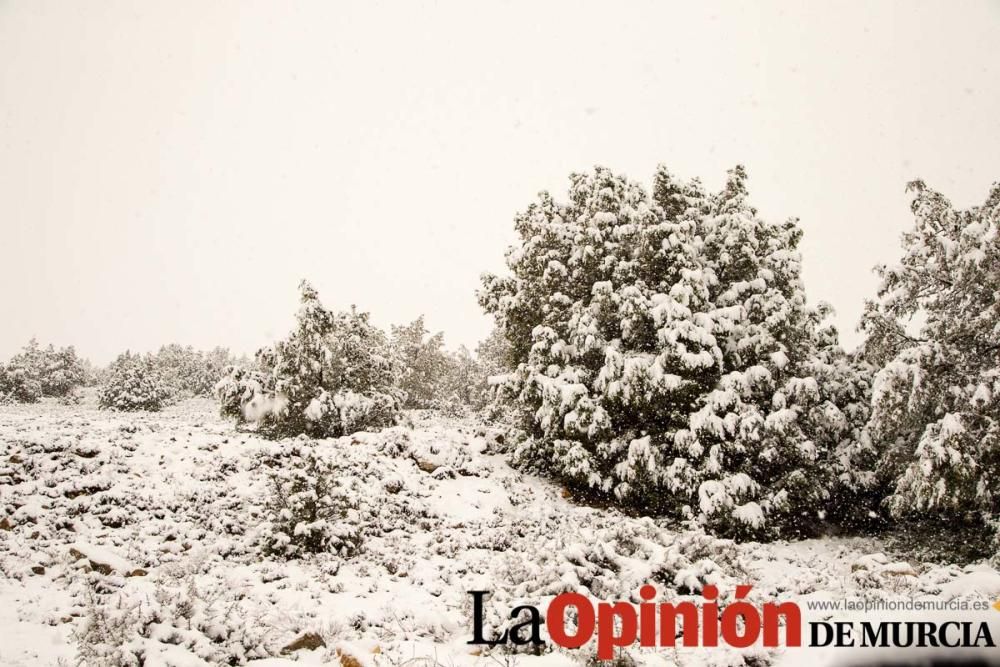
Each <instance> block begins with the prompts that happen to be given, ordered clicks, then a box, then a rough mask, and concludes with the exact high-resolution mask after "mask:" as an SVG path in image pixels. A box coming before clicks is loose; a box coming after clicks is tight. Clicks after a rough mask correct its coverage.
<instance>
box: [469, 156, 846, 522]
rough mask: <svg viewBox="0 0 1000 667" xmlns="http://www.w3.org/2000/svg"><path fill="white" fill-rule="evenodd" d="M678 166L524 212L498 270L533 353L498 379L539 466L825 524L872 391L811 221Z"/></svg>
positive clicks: (495, 288) (499, 312)
mask: <svg viewBox="0 0 1000 667" xmlns="http://www.w3.org/2000/svg"><path fill="white" fill-rule="evenodd" d="M745 181H746V176H745V173H744V171H743V169H742V168H741V167H737V168H736V169H734V170H732V171H731V172H730V174H729V179H728V182H727V184H726V186H725V188H724V189H723V190H722V191H721V192H718V193H707V192H705V191H704V189H703V188H702V186H701V184H700V183H699V182H698V181H696V180H695V181H691V182H687V183H683V182H680V181H678V180H677V179H676V178H675V177H673V176H672V175H671V174H670V173H669V172H668V171H667V170H666V169H665V168H663V167H661V168H660V169H659V170H658V171H657V174H656V178H655V182H654V187H653V191H652V193H649V192H648V191H647V190H646V189H645V188H644V187H643V186H641V185H639V184H637V183H634V182H631V181H628V180H627V179H625V178H624V177H621V176H616V175H614V174H612V173H611V172H610V171H608V170H607V169H603V168H598V169H596V170H595V171H593V172H592V173H587V174H575V175H573V176H572V177H571V188H570V198H569V201H568V202H566V203H560V202H557V201H555V200H554V199H553V198H552V197H551V196H550V195H549V194H548V193H542V194H541V195H540V198H539V201H537V202H536V203H534V204H532V205H531V206H530V207H529V208H528V209H527V211H525V212H524V213H522V214H520V215H518V216H517V218H516V220H515V228H516V230H517V232H518V234H519V235H520V241H519V243H518V244H517V245H515V246H514V247H513V248H511V249H510V250H509V251H508V255H507V263H508V267H509V268H510V270H511V273H512V275H510V276H507V277H498V276H493V275H487V276H484V279H483V288H482V290H481V291H480V294H479V298H480V302H481V304H482V305H483V307H484V308H485V309H486V311H487V312H489V313H491V314H492V315H494V317H495V318H496V321H497V325H498V327H499V328H500V330H501V331H502V333H503V335H504V337H505V339H506V341H507V343H508V344H509V345H510V353H511V356H512V358H513V359H514V360H515V361H516V363H517V367H516V370H515V371H513V372H512V373H510V374H508V375H507V377H506V379H505V382H504V384H503V385H502V386H500V387H499V393H500V398H501V399H502V400H506V401H507V402H508V405H509V406H510V409H512V410H519V411H520V414H521V427H522V428H523V430H524V431H525V432H526V433H527V434H528V437H527V438H526V439H524V441H523V443H521V444H520V445H519V446H518V448H517V450H516V452H515V457H516V459H517V460H518V461H519V462H520V463H521V464H523V465H526V466H529V467H532V468H536V469H539V470H542V471H545V472H549V473H551V474H553V475H556V476H558V477H559V478H561V479H562V480H564V481H565V482H566V483H567V484H569V485H572V486H575V487H577V488H582V489H588V490H589V491H590V492H591V493H595V494H598V495H605V496H612V497H614V498H616V499H617V500H618V501H619V502H622V503H627V504H629V505H632V506H635V507H637V508H639V509H641V510H642V511H646V512H653V513H664V514H670V515H674V516H678V517H685V516H693V517H696V518H698V519H699V520H700V521H701V522H702V523H704V524H706V525H709V526H712V527H714V528H715V529H716V530H718V531H720V532H722V533H726V534H731V535H737V536H750V535H754V536H764V535H772V534H774V533H776V532H778V531H785V532H792V533H795V532H809V531H811V530H815V528H816V526H817V525H818V520H817V519H818V517H819V516H821V515H822V510H823V509H824V506H825V505H826V503H827V502H828V500H829V497H830V494H829V490H830V488H831V486H832V484H833V479H832V478H833V476H834V475H835V474H836V472H837V469H836V468H835V465H836V452H837V450H838V448H842V447H844V446H845V443H847V442H849V441H851V439H852V438H853V437H854V434H855V430H856V427H857V424H856V419H857V418H858V416H859V415H861V414H862V413H863V408H862V407H859V406H858V405H855V401H858V400H862V399H863V391H860V392H857V391H854V390H853V389H850V387H848V388H847V389H846V390H845V387H844V386H842V385H843V384H844V383H847V384H848V385H851V384H852V382H853V381H852V379H851V377H852V369H851V365H850V363H849V360H848V359H847V358H846V356H845V355H844V354H843V352H841V351H840V349H839V347H838V345H837V336H836V332H835V331H834V330H833V329H831V328H823V327H821V325H820V322H821V320H822V319H823V317H824V316H825V315H826V314H827V310H826V309H825V308H819V309H815V308H810V307H809V306H807V304H806V297H805V292H804V289H803V285H802V280H801V275H800V274H801V268H800V260H799V253H798V251H797V245H798V242H799V239H800V237H801V230H800V229H799V227H798V225H797V224H796V221H795V220H788V221H786V222H782V223H772V222H768V221H765V220H763V219H761V218H760V216H759V215H758V214H757V212H756V209H754V208H753V207H752V206H751V205H750V204H749V203H748V201H747V190H746V185H745Z"/></svg>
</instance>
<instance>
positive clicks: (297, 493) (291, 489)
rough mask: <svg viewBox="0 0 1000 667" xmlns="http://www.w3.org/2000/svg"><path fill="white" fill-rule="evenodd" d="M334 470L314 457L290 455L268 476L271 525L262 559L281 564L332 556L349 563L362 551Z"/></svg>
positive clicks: (350, 507) (351, 511) (355, 521)
mask: <svg viewBox="0 0 1000 667" xmlns="http://www.w3.org/2000/svg"><path fill="white" fill-rule="evenodd" d="M336 473H337V468H336V467H335V466H334V465H333V464H332V463H330V462H329V461H326V460H324V459H321V458H320V457H318V456H316V455H315V454H312V453H306V454H300V453H295V454H293V455H292V456H291V457H290V459H289V460H287V461H285V462H283V464H282V467H281V468H280V469H279V470H278V471H277V472H275V473H274V474H272V475H271V480H270V481H271V496H270V498H269V500H268V505H267V511H268V514H269V519H270V521H269V523H268V524H267V525H266V527H265V530H264V533H263V535H262V544H261V546H262V548H263V550H264V552H265V553H267V554H268V555H272V556H279V557H282V558H299V557H302V556H304V555H306V554H314V553H336V554H339V555H341V556H344V557H349V556H352V555H354V554H355V553H357V552H358V550H359V549H360V548H361V531H360V527H359V526H358V521H359V519H358V512H357V507H356V505H355V504H354V503H353V502H352V500H351V497H350V493H349V490H348V489H346V488H344V487H343V486H341V485H339V484H338V482H337V479H336Z"/></svg>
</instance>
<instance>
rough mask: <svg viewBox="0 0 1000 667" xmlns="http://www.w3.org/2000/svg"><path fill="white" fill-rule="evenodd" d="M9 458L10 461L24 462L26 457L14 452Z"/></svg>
mask: <svg viewBox="0 0 1000 667" xmlns="http://www.w3.org/2000/svg"><path fill="white" fill-rule="evenodd" d="M7 460H8V461H10V462H11V463H24V459H22V458H21V457H20V456H18V455H17V454H12V455H11V457H10V458H9V459H7Z"/></svg>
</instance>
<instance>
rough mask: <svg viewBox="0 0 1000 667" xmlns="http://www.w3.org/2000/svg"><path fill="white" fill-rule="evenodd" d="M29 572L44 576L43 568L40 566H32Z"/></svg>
mask: <svg viewBox="0 0 1000 667" xmlns="http://www.w3.org/2000/svg"><path fill="white" fill-rule="evenodd" d="M31 571H32V572H33V573H35V574H38V575H41V574H45V568H44V567H42V566H41V565H33V566H32V567H31Z"/></svg>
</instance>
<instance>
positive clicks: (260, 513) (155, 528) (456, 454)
mask: <svg viewBox="0 0 1000 667" xmlns="http://www.w3.org/2000/svg"><path fill="white" fill-rule="evenodd" d="M411 418H412V420H413V425H412V426H411V427H405V428H404V427H394V428H390V429H387V430H384V431H382V432H380V433H358V434H355V435H352V436H346V437H342V438H337V439H326V440H318V441H317V440H308V439H305V438H299V439H290V440H283V441H277V442H275V441H269V440H264V439H261V438H258V437H256V436H254V435H252V434H249V433H243V432H238V431H237V430H236V429H235V428H234V427H233V426H232V425H231V424H230V423H228V422H225V421H223V420H221V419H220V418H218V417H217V416H216V414H215V408H214V405H213V404H211V403H209V402H207V401H198V400H192V401H188V402H186V403H183V404H181V405H179V406H174V407H171V408H168V409H167V410H165V411H164V412H162V413H158V414H153V413H134V414H121V413H110V412H103V411H100V412H99V411H98V410H97V409H96V408H95V407H93V406H90V405H88V404H84V405H83V406H63V405H59V404H56V403H43V404H38V405H22V406H4V407H3V408H0V528H2V530H0V574H2V578H0V628H2V629H3V636H4V640H3V642H2V644H0V664H2V665H6V666H11V667H13V666H17V665H59V664H66V665H69V664H74V662H75V661H78V660H82V662H83V664H87V665H101V664H114V665H118V664H121V665H129V664H136V665H138V664H143V665H146V666H152V665H170V666H174V667H188V666H193V665H214V664H245V663H248V662H249V663H250V664H256V665H269V666H277V665H282V664H291V662H292V661H300V662H304V663H308V664H327V663H329V664H340V665H342V666H343V667H357V666H358V665H359V664H360V665H366V666H367V665H399V664H401V663H404V662H407V661H411V660H412V659H415V658H421V659H428V660H432V661H435V662H437V663H441V664H444V665H472V664H493V663H494V662H499V663H501V664H504V665H509V664H514V663H517V664H524V665H532V664H541V663H542V662H544V663H546V664H553V663H559V664H580V663H583V662H585V661H586V660H588V659H590V658H591V657H592V656H593V649H592V648H588V647H584V648H583V649H581V650H578V651H572V652H561V653H549V654H546V655H542V656H532V655H527V654H519V655H515V656H511V655H506V654H504V652H503V650H502V648H503V647H499V648H497V649H495V650H494V651H493V653H492V655H485V654H482V652H481V651H480V650H479V647H474V646H469V645H468V644H467V643H466V642H468V640H469V639H470V638H471V636H472V634H471V633H472V621H471V599H470V596H469V594H468V591H470V590H490V591H493V595H492V597H491V598H490V600H489V602H488V604H487V621H488V623H489V624H490V625H491V626H493V627H498V626H499V625H500V624H501V622H502V621H501V619H502V618H505V616H506V613H507V612H508V611H509V610H510V609H511V608H512V607H513V606H514V605H515V604H518V603H532V604H538V605H540V606H543V607H544V604H545V603H546V601H547V600H548V599H550V598H551V596H553V595H554V594H556V593H559V592H562V591H568V590H577V591H581V592H584V593H585V594H587V595H589V596H593V597H594V598H597V599H602V600H612V599H630V598H632V599H634V598H635V595H636V591H637V590H638V588H639V586H640V585H642V584H644V583H653V584H654V585H656V586H657V588H658V589H659V591H660V594H661V595H662V596H664V599H675V598H676V597H677V596H682V595H690V594H692V593H694V592H695V591H698V590H700V588H701V586H702V585H703V584H705V583H714V584H717V585H718V586H719V589H720V591H721V595H722V597H723V598H726V597H727V596H731V595H732V591H733V590H734V589H735V586H736V585H737V584H744V583H750V584H753V586H754V588H753V590H752V592H751V594H750V596H749V599H750V600H751V601H762V600H767V601H776V600H786V599H795V600H799V601H801V602H803V603H805V602H806V601H815V600H840V599H843V598H865V599H874V598H884V599H898V600H908V599H911V598H928V599H930V598H935V599H942V600H943V599H958V598H961V599H968V600H984V599H985V600H989V601H990V602H992V601H993V600H996V599H997V597H1000V574H998V573H997V572H996V571H994V570H992V569H990V568H988V567H986V566H970V567H966V568H959V567H956V566H948V565H934V564H928V563H916V562H906V561H905V560H903V559H902V558H901V557H900V556H899V555H898V554H896V555H894V554H888V555H881V554H880V552H883V551H884V548H883V547H882V546H880V545H879V544H878V543H876V542H874V541H872V540H839V539H838V540H826V541H818V540H813V541H806V542H799V543H781V542H778V543H773V544H769V545H759V544H743V545H737V544H734V543H732V542H729V541H725V540H720V539H717V538H714V537H711V536H708V535H705V534H704V533H701V532H697V531H683V530H681V531H678V530H676V529H671V528H668V527H665V526H660V525H657V524H656V523H655V522H654V521H652V520H649V519H645V518H634V517H627V516H624V515H622V514H620V513H619V512H617V511H615V510H608V509H603V508H594V507H587V506H583V505H580V504H576V503H575V502H574V501H573V499H572V498H570V497H568V496H569V494H568V493H567V492H564V491H563V490H562V489H560V488H559V487H558V486H556V485H554V484H552V483H551V482H548V481H542V480H539V479H536V478H532V477H529V476H525V475H523V474H521V473H519V472H517V471H515V470H512V469H511V468H510V467H508V465H507V464H506V463H505V462H504V458H503V457H502V456H500V455H499V454H497V449H498V442H497V440H498V438H499V437H500V436H499V435H498V433H497V432H493V431H491V430H490V429H488V428H485V427H482V426H479V425H476V424H474V423H472V422H463V421H460V420H450V421H449V420H444V419H441V418H430V417H427V416H426V413H413V414H412V415H411ZM305 449H309V450H312V451H314V452H316V453H317V454H318V455H320V456H321V457H323V458H324V459H326V460H329V461H331V462H333V463H334V464H336V465H337V466H338V473H337V484H338V486H339V489H340V490H341V491H342V492H343V493H344V494H346V496H348V497H349V498H350V499H351V501H352V502H353V503H354V504H355V505H356V508H355V511H352V513H351V514H350V516H349V517H348V519H347V520H349V521H350V522H352V523H353V525H355V526H356V527H357V528H358V529H359V530H360V532H361V535H362V539H363V542H362V547H361V552H360V554H359V555H356V556H353V557H350V558H342V557H340V556H337V555H334V554H324V555H320V556H316V557H310V558H304V559H300V560H294V561H281V560H271V559H268V558H263V557H262V556H261V552H260V551H259V549H258V544H259V538H260V536H261V532H262V531H263V530H264V529H265V523H266V521H265V518H266V510H265V503H266V500H267V496H268V492H269V483H270V482H269V474H270V472H271V471H273V470H275V469H279V468H280V467H281V466H282V463H283V461H285V460H286V459H287V457H289V456H290V455H291V454H292V453H293V452H294V451H295V450H305ZM691 599H698V598H697V596H694V597H692V598H691ZM803 613H804V614H806V615H807V616H808V615H810V614H813V613H815V615H816V617H818V618H820V617H822V618H826V617H829V616H831V614H830V612H808V611H807V610H806V607H805V606H804V604H803ZM988 613H990V614H993V615H994V616H996V620H1000V613H997V612H988ZM964 618H966V619H968V618H969V616H968V614H966V615H965V616H964ZM990 619H991V620H994V619H992V617H990ZM994 625H995V623H994ZM996 636H1000V633H998V634H997V635H996ZM628 653H629V655H630V656H631V657H632V658H634V659H636V660H637V661H639V662H643V663H649V664H660V665H666V664H681V665H689V664H697V665H704V664H712V665H741V664H753V665H763V664H781V663H782V662H785V664H796V663H797V659H796V658H795V656H794V655H789V656H785V657H782V656H780V655H778V654H775V653H773V652H769V650H767V649H762V648H751V649H747V650H745V651H743V652H739V651H737V650H735V649H683V650H671V649H660V650H658V651H648V652H644V651H642V650H639V649H638V648H635V649H629V652H628ZM841 655H842V654H841ZM821 663H822V660H819V661H818V662H817V664H821Z"/></svg>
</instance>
